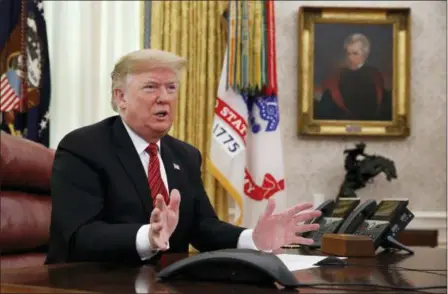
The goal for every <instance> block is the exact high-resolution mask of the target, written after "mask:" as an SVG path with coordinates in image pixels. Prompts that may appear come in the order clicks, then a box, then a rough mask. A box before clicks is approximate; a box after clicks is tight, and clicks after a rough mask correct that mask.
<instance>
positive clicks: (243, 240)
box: [237, 229, 272, 252]
mask: <svg viewBox="0 0 448 294" xmlns="http://www.w3.org/2000/svg"><path fill="white" fill-rule="evenodd" d="M253 232H254V230H253V229H246V230H244V231H242V232H241V234H240V237H239V238H238V244H237V248H239V249H253V250H258V251H260V249H258V248H257V246H255V243H254V239H253V237H252V234H253ZM263 251H264V252H272V250H263Z"/></svg>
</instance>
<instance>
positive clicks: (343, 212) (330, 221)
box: [302, 198, 360, 248]
mask: <svg viewBox="0 0 448 294" xmlns="http://www.w3.org/2000/svg"><path fill="white" fill-rule="evenodd" d="M359 202H360V199H359V198H344V199H339V200H338V201H334V200H327V201H325V202H323V203H322V204H321V205H319V206H318V207H316V210H320V211H321V212H322V214H321V216H320V217H317V218H314V219H312V220H311V221H309V222H307V223H313V224H319V225H320V228H319V230H318V231H312V232H306V233H304V234H302V236H303V237H306V238H311V239H313V240H314V243H313V244H312V245H309V247H311V248H318V247H320V246H321V238H322V236H323V235H324V234H325V233H336V232H337V230H338V229H339V227H340V226H341V225H342V223H343V221H344V219H345V218H346V217H348V215H349V214H350V213H351V212H352V211H353V210H354V209H355V208H356V206H358V204H359Z"/></svg>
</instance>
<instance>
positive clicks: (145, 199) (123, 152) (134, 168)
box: [113, 117, 153, 215]
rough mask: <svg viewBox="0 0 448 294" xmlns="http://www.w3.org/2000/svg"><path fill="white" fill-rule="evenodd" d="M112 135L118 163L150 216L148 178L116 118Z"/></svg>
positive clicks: (119, 119) (125, 132) (150, 204)
mask: <svg viewBox="0 0 448 294" xmlns="http://www.w3.org/2000/svg"><path fill="white" fill-rule="evenodd" d="M113 135H114V141H115V144H116V147H117V155H118V158H119V160H120V163H121V165H122V166H123V168H124V170H125V171H126V173H127V175H128V176H129V179H130V180H131V181H132V183H133V184H134V186H135V189H136V190H137V194H138V196H139V197H140V200H141V202H142V205H143V207H144V208H145V210H146V212H147V213H148V215H150V214H151V211H152V208H153V207H152V198H151V194H150V190H149V185H148V178H147V177H146V173H145V170H144V168H143V166H142V162H141V160H140V157H139V155H138V154H137V151H136V150H135V147H134V145H133V144H132V140H131V138H130V137H129V134H128V133H127V131H126V129H125V127H124V125H123V122H122V121H121V118H120V117H117V120H116V121H115V123H114V126H113Z"/></svg>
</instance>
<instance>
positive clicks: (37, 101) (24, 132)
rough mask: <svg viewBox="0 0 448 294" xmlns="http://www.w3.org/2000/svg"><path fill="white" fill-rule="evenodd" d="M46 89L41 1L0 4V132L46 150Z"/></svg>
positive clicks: (47, 76)
mask: <svg viewBox="0 0 448 294" xmlns="http://www.w3.org/2000/svg"><path fill="white" fill-rule="evenodd" d="M50 85H51V84H50V62H49V56H48V42H47V32H46V23H45V18H44V6H43V2H42V0H3V1H0V113H1V129H2V130H3V131H5V132H7V133H9V134H12V135H14V136H20V137H24V138H27V139H30V140H32V141H35V142H39V143H42V144H43V145H45V146H48V145H49V130H50V114H49V106H50V95H51V88H50Z"/></svg>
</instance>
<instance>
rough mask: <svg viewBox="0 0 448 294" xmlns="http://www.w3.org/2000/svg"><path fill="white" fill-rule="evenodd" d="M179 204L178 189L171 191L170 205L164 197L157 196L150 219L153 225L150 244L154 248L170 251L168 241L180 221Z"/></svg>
mask: <svg viewBox="0 0 448 294" xmlns="http://www.w3.org/2000/svg"><path fill="white" fill-rule="evenodd" d="M179 204H180V194H179V191H178V190H176V189H174V190H173V191H171V195H170V200H169V204H168V205H166V203H165V201H164V200H163V196H162V195H160V194H159V195H157V197H156V200H155V207H154V209H153V211H152V213H151V217H150V219H149V222H150V224H151V230H150V233H149V242H150V244H151V246H152V248H155V249H159V250H163V251H164V250H167V249H168V241H169V239H170V237H171V235H172V234H173V232H174V230H175V229H176V226H177V222H178V221H179Z"/></svg>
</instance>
